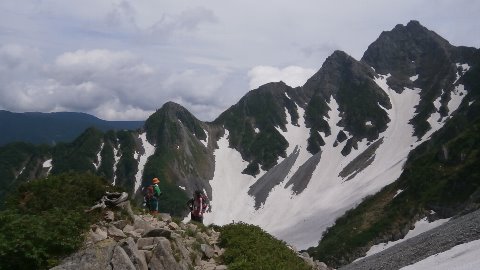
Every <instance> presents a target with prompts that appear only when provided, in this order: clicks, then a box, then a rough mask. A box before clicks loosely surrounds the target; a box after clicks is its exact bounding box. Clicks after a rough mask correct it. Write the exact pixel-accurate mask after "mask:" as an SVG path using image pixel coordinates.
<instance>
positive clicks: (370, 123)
mask: <svg viewBox="0 0 480 270" xmlns="http://www.w3.org/2000/svg"><path fill="white" fill-rule="evenodd" d="M365 126H373V124H372V121H367V122H366V123H365Z"/></svg>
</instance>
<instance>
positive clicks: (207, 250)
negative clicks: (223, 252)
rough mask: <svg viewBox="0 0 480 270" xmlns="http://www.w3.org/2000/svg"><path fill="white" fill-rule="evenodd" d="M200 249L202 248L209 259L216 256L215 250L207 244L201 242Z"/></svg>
mask: <svg viewBox="0 0 480 270" xmlns="http://www.w3.org/2000/svg"><path fill="white" fill-rule="evenodd" d="M200 249H201V250H202V252H203V254H204V255H205V257H207V258H209V259H210V258H213V256H215V250H214V249H213V248H212V247H211V246H209V245H207V244H201V245H200Z"/></svg>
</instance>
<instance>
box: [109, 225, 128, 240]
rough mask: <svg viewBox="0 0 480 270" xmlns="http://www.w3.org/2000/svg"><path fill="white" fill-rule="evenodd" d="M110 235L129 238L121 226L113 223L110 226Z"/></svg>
mask: <svg viewBox="0 0 480 270" xmlns="http://www.w3.org/2000/svg"><path fill="white" fill-rule="evenodd" d="M108 235H109V236H111V237H117V238H127V236H126V235H125V234H124V233H123V231H122V230H120V229H119V228H117V227H115V226H113V225H110V226H109V227H108Z"/></svg>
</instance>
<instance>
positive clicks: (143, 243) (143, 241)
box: [137, 237, 166, 249]
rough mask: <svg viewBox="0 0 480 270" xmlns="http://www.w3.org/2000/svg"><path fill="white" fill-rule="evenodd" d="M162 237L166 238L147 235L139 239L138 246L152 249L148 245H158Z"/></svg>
mask: <svg viewBox="0 0 480 270" xmlns="http://www.w3.org/2000/svg"><path fill="white" fill-rule="evenodd" d="M161 239H166V238H163V237H147V238H140V239H138V240H137V247H138V249H151V248H147V247H148V246H156V245H157V244H158V243H159V242H160V240H161Z"/></svg>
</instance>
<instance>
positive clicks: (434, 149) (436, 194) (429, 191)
mask: <svg viewBox="0 0 480 270" xmlns="http://www.w3.org/2000/svg"><path fill="white" fill-rule="evenodd" d="M418 31H425V32H426V33H427V35H428V36H431V38H430V39H429V38H426V37H425V35H419V33H418ZM399 33H400V34H399ZM420 37H422V38H420ZM406 40H409V41H410V42H411V41H412V40H413V43H408V44H403V46H400V45H402V43H406ZM404 48H407V49H408V52H411V53H409V54H407V51H405V50H404ZM426 48H431V50H426ZM419 51H425V52H428V53H423V54H420V53H419ZM389 53H390V54H394V55H395V56H396V57H394V59H397V61H395V62H393V63H391V62H387V61H386V60H382V59H383V58H384V57H383V56H382V55H388V54H389ZM402 59H403V61H402ZM363 60H364V61H368V62H370V63H371V64H372V65H373V64H374V65H373V66H374V67H375V68H376V69H377V71H381V72H383V73H390V74H392V76H391V77H390V78H391V80H390V81H389V82H390V85H391V87H392V88H395V89H396V90H397V91H401V90H402V89H403V87H405V85H408V84H411V83H412V82H411V81H409V80H408V75H409V74H410V75H411V74H414V73H417V74H420V76H419V80H417V81H418V82H417V81H415V84H416V85H418V86H419V87H422V89H427V91H425V92H424V99H422V100H421V101H420V105H419V106H418V109H417V114H416V116H415V118H413V119H412V123H416V125H415V127H416V129H415V134H416V135H418V136H422V134H424V133H425V130H426V129H425V128H426V126H429V125H430V124H429V123H428V122H427V121H426V118H428V117H426V115H429V113H430V111H431V110H432V108H431V106H430V105H431V101H432V100H433V99H439V100H440V104H441V105H440V104H438V105H437V106H438V107H439V108H438V111H439V112H440V113H441V115H445V114H446V113H448V111H446V110H447V106H446V105H445V104H446V103H444V102H443V100H444V96H448V95H449V94H448V93H450V92H448V91H447V90H446V89H451V88H452V85H453V82H458V83H461V84H463V85H464V86H465V88H466V89H469V91H468V94H466V95H467V96H466V97H465V98H464V100H466V101H468V102H463V103H462V104H461V105H460V107H459V109H458V110H457V112H456V114H455V115H454V116H453V117H452V118H451V119H450V120H449V121H448V122H446V124H445V125H444V127H443V128H442V129H440V130H439V131H437V132H436V133H434V134H433V135H432V137H431V139H430V140H429V141H426V142H424V143H423V144H421V145H419V146H418V147H417V148H416V149H415V150H413V151H411V152H410V154H409V157H408V161H407V162H406V164H405V166H404V171H403V173H402V175H401V176H400V178H399V179H398V180H397V181H396V182H394V183H392V184H390V185H387V186H386V187H384V188H383V189H382V190H381V191H380V192H378V193H376V194H375V195H373V196H369V197H367V198H365V199H364V200H363V202H362V203H361V204H359V205H358V206H357V207H356V208H354V209H352V210H350V211H348V212H347V213H346V214H345V215H343V216H342V217H341V218H339V219H337V220H336V222H335V224H334V225H333V226H331V227H330V228H328V229H327V230H326V231H325V232H324V235H323V237H322V239H321V241H320V242H319V245H318V246H317V247H312V248H310V249H308V252H309V253H310V254H311V255H312V256H313V257H314V258H316V259H319V260H322V261H325V262H326V263H327V264H329V265H330V266H334V267H340V266H342V265H346V264H348V263H351V262H352V261H353V260H355V259H357V258H359V257H363V256H365V255H366V252H367V251H368V250H369V249H370V247H371V246H372V245H375V244H379V243H386V242H388V241H395V240H398V239H401V238H403V237H404V236H405V235H406V233H407V232H408V231H409V230H410V229H411V228H412V225H413V224H414V223H415V222H416V221H418V220H419V219H421V218H423V217H425V216H427V217H428V218H430V219H437V218H448V217H452V216H454V215H458V214H462V213H466V212H469V211H471V210H474V209H477V208H478V207H480V170H479V168H480V103H479V98H480V52H479V50H476V49H473V48H465V47H458V48H457V47H453V46H451V45H450V44H449V43H448V42H446V41H445V40H444V39H442V38H440V37H439V36H438V35H436V34H435V33H433V32H431V31H427V30H426V29H425V28H423V27H422V26H420V25H419V24H418V23H416V22H413V23H410V24H409V25H407V27H398V26H397V27H396V28H395V29H394V30H392V31H391V32H384V33H383V34H382V35H381V36H380V38H379V40H378V41H377V42H376V43H374V44H373V45H371V46H370V47H369V50H368V51H367V52H366V53H365V55H364V57H363ZM458 61H463V62H466V63H469V64H470V65H471V66H472V68H470V69H469V71H468V72H466V73H465V74H464V76H463V77H461V78H458V77H457V78H455V77H452V76H451V75H450V74H451V71H452V70H454V69H455V68H458V67H457V66H456V65H454V64H453V63H455V62H458ZM415 63H423V65H422V66H421V68H419V67H415V66H416V64H415ZM422 74H425V75H424V78H423V79H422V80H420V78H421V76H422ZM435 76H442V78H444V79H443V80H440V81H439V80H434V77H435ZM452 93H453V92H452ZM445 99H447V100H448V98H445ZM426 104H429V105H426ZM433 109H435V108H433Z"/></svg>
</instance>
